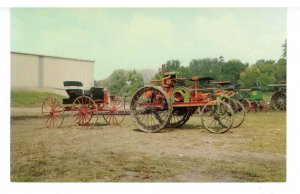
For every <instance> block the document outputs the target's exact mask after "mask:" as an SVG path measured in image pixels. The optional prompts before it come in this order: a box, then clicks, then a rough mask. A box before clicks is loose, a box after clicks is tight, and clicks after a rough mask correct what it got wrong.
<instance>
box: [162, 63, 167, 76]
mask: <svg viewBox="0 0 300 194" xmlns="http://www.w3.org/2000/svg"><path fill="white" fill-rule="evenodd" d="M165 72H166V64H162V66H161V73H162V75H165Z"/></svg>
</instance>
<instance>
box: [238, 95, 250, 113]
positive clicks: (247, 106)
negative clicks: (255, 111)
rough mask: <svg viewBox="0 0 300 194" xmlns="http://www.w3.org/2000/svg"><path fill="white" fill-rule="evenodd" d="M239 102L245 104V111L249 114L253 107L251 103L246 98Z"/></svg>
mask: <svg viewBox="0 0 300 194" xmlns="http://www.w3.org/2000/svg"><path fill="white" fill-rule="evenodd" d="M239 101H240V102H241V103H242V104H243V106H244V108H245V111H246V112H249V111H250V107H251V102H250V101H249V100H247V99H246V98H241V99H239Z"/></svg>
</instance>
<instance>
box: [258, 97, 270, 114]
mask: <svg viewBox="0 0 300 194" xmlns="http://www.w3.org/2000/svg"><path fill="white" fill-rule="evenodd" d="M268 109H269V106H268V104H267V102H266V101H263V100H262V101H260V102H259V105H258V110H259V111H261V112H268Z"/></svg>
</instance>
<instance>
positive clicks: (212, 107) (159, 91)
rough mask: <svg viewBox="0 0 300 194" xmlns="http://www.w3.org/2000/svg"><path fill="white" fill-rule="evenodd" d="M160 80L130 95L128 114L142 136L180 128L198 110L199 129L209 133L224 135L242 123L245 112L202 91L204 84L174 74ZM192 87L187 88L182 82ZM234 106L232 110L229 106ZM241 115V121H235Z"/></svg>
mask: <svg viewBox="0 0 300 194" xmlns="http://www.w3.org/2000/svg"><path fill="white" fill-rule="evenodd" d="M162 75H163V78H162V79H161V80H152V82H153V83H160V84H161V85H160V86H155V85H149V86H144V87H142V88H140V89H138V91H137V92H136V93H135V94H134V95H133V97H132V99H131V102H130V114H131V118H132V120H133V122H134V124H135V125H136V126H137V127H138V128H139V129H140V130H142V131H145V132H158V131H160V130H161V129H162V128H164V127H172V128H176V127H180V126H182V125H184V124H185V123H186V122H187V121H188V120H189V118H190V116H191V115H192V114H193V113H195V112H196V110H197V109H198V108H199V110H200V112H201V122H202V125H203V126H204V127H205V128H206V129H207V130H209V131H210V132H212V133H224V132H226V131H228V130H229V129H230V128H231V127H237V126H239V125H241V123H242V122H243V121H244V117H245V110H244V107H243V106H242V105H241V103H236V102H235V101H233V100H232V99H230V97H229V96H228V95H226V93H224V91H223V92H218V91H213V90H211V89H210V88H206V87H202V86H201V85H199V83H201V82H203V81H205V80H206V78H204V79H201V78H199V77H192V78H191V79H187V78H178V77H177V74H176V73H175V72H165V66H164V65H163V68H162ZM186 80H189V81H191V82H192V83H193V84H192V86H187V85H186V83H185V81H186ZM230 103H234V108H233V107H232V106H231V105H230ZM235 113H236V114H237V115H242V118H239V117H235Z"/></svg>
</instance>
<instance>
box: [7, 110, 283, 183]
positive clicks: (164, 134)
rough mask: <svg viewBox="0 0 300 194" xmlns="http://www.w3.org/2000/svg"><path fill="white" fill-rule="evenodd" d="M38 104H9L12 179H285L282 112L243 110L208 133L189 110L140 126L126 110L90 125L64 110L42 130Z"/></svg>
mask: <svg viewBox="0 0 300 194" xmlns="http://www.w3.org/2000/svg"><path fill="white" fill-rule="evenodd" d="M38 113H39V110H38V109H32V110H26V109H21V110H20V109H12V113H11V180H12V181H17V182H18V181H21V182H23V181H30V182H31V181H34V182H35V181H67V182H68V181H80V182H86V181H92V182H102V181H109V182H120V181H121V182H141V181H146V182H249V181H251V182H269V181H272V182H274V181H275V182H284V181H286V113H285V112H268V113H248V114H247V116H246V120H245V122H244V123H243V125H242V126H240V127H239V128H235V129H230V130H229V131H228V132H227V133H225V134H212V133H209V132H208V131H207V130H206V129H204V128H202V127H201V125H200V117H199V116H198V115H195V116H192V117H191V119H190V121H189V122H188V123H187V124H186V125H184V126H183V127H181V128H180V129H168V128H166V129H164V130H163V131H161V132H159V133H154V134H149V133H144V132H140V131H139V130H137V128H136V127H135V126H134V124H133V123H132V121H131V118H130V116H126V117H125V120H124V122H123V123H122V124H121V125H120V126H109V125H106V124H105V122H104V120H103V118H100V119H99V120H98V125H97V126H95V127H94V128H93V129H85V128H78V127H76V126H74V124H73V123H72V117H71V116H66V118H65V121H64V123H63V125H62V126H61V128H54V129H49V128H46V127H45V125H44V123H43V120H42V119H41V118H39V116H38Z"/></svg>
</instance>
